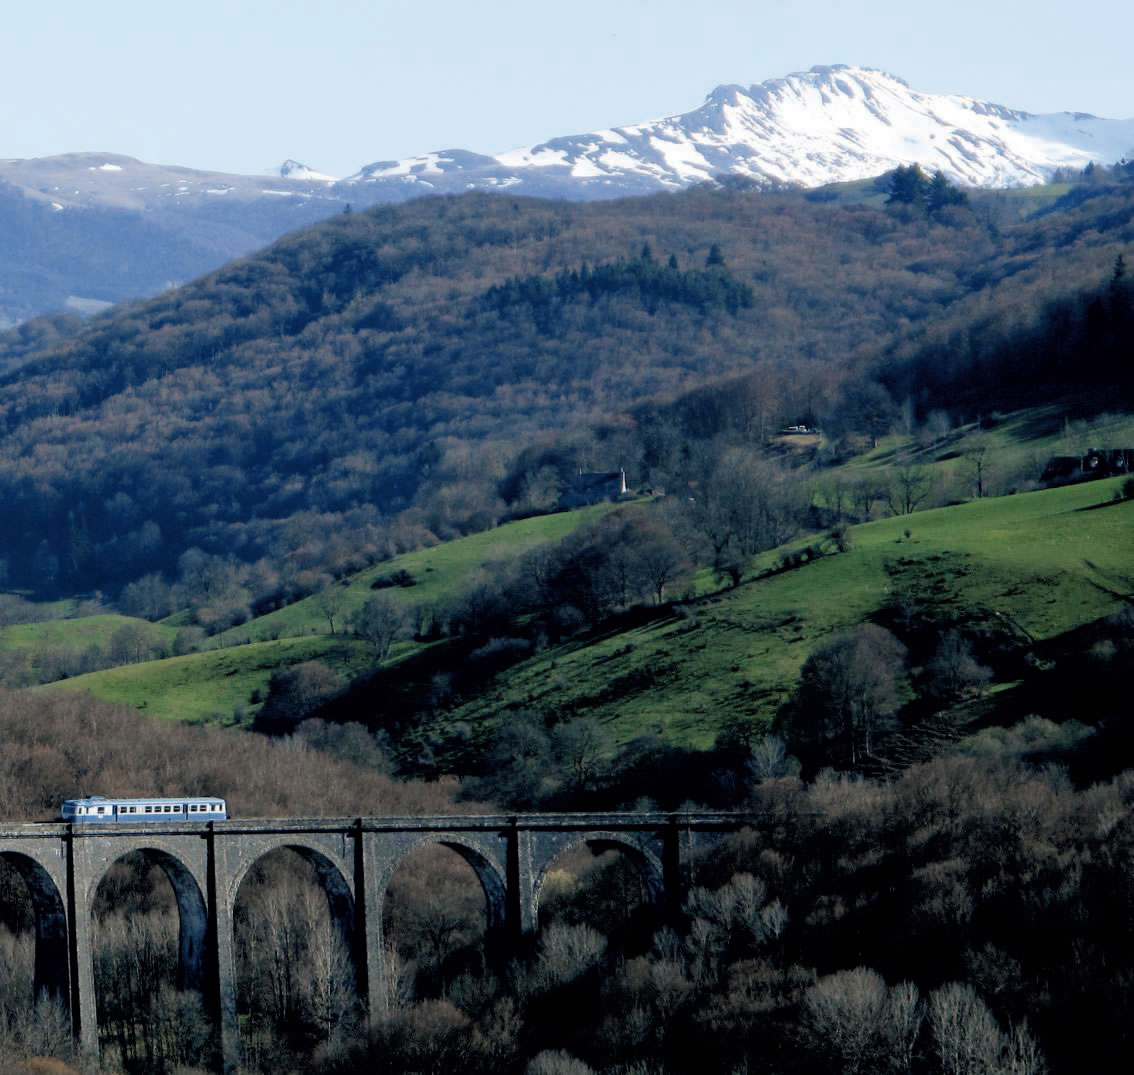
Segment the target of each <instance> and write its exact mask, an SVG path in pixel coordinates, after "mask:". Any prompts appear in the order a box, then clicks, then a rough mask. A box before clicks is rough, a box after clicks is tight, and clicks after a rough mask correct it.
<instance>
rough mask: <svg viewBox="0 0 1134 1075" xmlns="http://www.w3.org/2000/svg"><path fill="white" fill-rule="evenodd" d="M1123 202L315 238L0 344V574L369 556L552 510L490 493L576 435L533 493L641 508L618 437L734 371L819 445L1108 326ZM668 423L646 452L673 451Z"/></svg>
mask: <svg viewBox="0 0 1134 1075" xmlns="http://www.w3.org/2000/svg"><path fill="white" fill-rule="evenodd" d="M1120 179H1121V176H1116V177H1115V178H1114V181H1113V182H1111V183H1110V184H1109V185H1108V184H1107V183H1106V182H1103V181H1100V180H1099V179H1098V177H1095V185H1094V186H1092V187H1090V188H1089V189H1087V194H1089V196H1086V195H1076V196H1075V197H1072V198H1069V199H1068V200H1067V202H1066V204H1065V205H1063V206H1059V207H1057V208H1055V209H1053V210H1051V211H1049V212H1048V213H1047V214H1046V215H1044V216H1042V217H1038V218H1035V219H1031V220H1026V221H1024V222H1021V223H1011V222H1007V223H996V222H995V221H994V217H995V216H996V214H995V213H994V212H993V211H992V209H990V208H989V207H987V206H986V207H984V208H982V207H981V206H979V205H976V206H972V207H969V206H953V205H951V206H945V207H944V208H941V209H939V210H937V211H935V212H927V211H926V210H924V209H923V208H920V207H918V206H911V205H905V204H893V205H890V206H886V205H882V206H871V205H861V204H857V205H856V204H841V203H838V202H832V203H827V202H823V201H821V200H816V199H814V198H808V197H804V196H802V195H782V196H781V195H753V194H749V193H744V192H735V191H722V190H695V191H690V192H687V193H684V194H680V195H673V196H659V197H654V198H647V199H641V200H635V201H624V202H616V203H608V204H598V205H570V204H564V203H546V202H538V201H529V200H514V199H509V198H502V197H487V196H480V195H470V196H467V197H460V198H442V199H425V200H421V201H417V202H412V203H409V204H406V205H403V206H399V207H397V208H383V209H374V210H370V211H367V212H364V213H363V212H358V213H353V214H350V213H348V214H343V215H340V216H338V217H336V218H335V219H333V220H331V221H328V222H326V223H324V224H321V225H317V226H315V227H313V228H310V229H307V230H305V231H302V232H297V233H295V234H294V235H291V236H289V237H287V238H285V239H283V240H281V241H280V242H278V243H277V244H275V245H274V246H273V247H271V248H269V249H268V250H267V251H265V252H264V253H263V254H260V255H257V256H255V257H253V258H249V259H246V260H244V261H242V262H238V263H235V264H233V265H231V266H229V267H227V268H225V269H223V270H221V271H219V272H216V273H213V274H211V275H209V276H206V277H204V278H202V279H200V280H198V281H196V282H195V283H193V284H191V285H189V286H187V287H184V288H181V289H178V290H176V291H170V292H168V293H166V294H164V295H162V296H160V297H158V298H156V299H153V300H151V301H148V302H144V303H140V304H137V305H134V306H129V307H123V308H119V309H116V310H114V311H112V312H110V313H108V314H106V315H103V316H100V317H98V318H96V319H94V320H92V321H91V322H89V323H86V324H84V325H82V326H76V325H74V324H70V323H68V324H64V325H60V324H59V323H58V322H51V321H44V322H29V323H28V324H26V325H24V326H21V328H20V329H17V330H14V331H13V332H11V333H9V334H7V335H6V336H5V337H3V338H2V341H0V363H2V368H3V374H2V376H0V431H2V436H0V495H2V496H3V498H4V503H5V506H6V514H5V520H4V525H3V528H2V533H0V556H2V557H3V559H2V561H0V562H2V563H3V564H4V565H5V566H6V570H7V579H8V581H9V582H10V583H11V584H17V585H20V586H23V587H29V588H31V589H33V590H34V591H36V592H38V593H40V594H45V595H47V594H52V593H55V592H60V591H62V592H73V591H75V590H76V589H82V588H90V587H94V586H102V587H105V586H116V585H119V584H122V583H126V582H130V581H131V580H137V579H138V578H139V577H141V576H143V575H147V574H152V573H155V572H161V573H163V574H164V576H165V577H166V579H167V580H169V581H173V580H174V579H175V578H177V577H178V574H179V571H180V568H179V566H178V560H179V557H181V556H182V554H184V553H185V552H186V551H187V550H190V549H193V548H197V549H200V550H203V551H204V553H206V554H208V555H220V556H222V557H230V556H232V557H235V558H236V559H237V560H238V561H240V562H243V563H245V564H248V563H255V562H257V561H261V560H264V559H265V558H266V559H268V560H269V561H270V562H271V563H272V564H273V565H275V567H276V568H277V569H278V568H280V567H281V566H283V565H287V564H289V563H291V564H292V565H293V566H294V565H295V562H296V560H297V558H299V557H300V550H303V549H310V548H311V547H312V545H313V544H318V543H320V542H322V543H323V544H324V545H325V544H326V541H325V539H326V537H327V535H329V534H331V533H332V532H333V533H336V534H338V535H340V536H345V538H346V540H347V542H348V544H350V545H351V546H352V548H353V549H354V550H355V553H354V555H355V556H356V557H358V556H360V557H362V558H363V561H365V560H366V558H371V559H372V558H374V557H376V556H381V555H385V554H387V553H388V552H389V551H391V550H395V549H397V548H402V547H410V546H413V545H416V544H420V543H421V542H423V541H428V540H431V539H432V537H445V536H450V535H453V534H456V533H460V532H465V531H469V530H475V529H481V528H484V527H487V526H491V525H493V523H495V522H496V521H498V520H499V519H500V518H502V517H504V516H505V515H507V514H508V513H509V512H510V511H516V510H525V509H528V508H530V507H538V506H547V504H548V503H554V493H553V492H548V491H547V490H544V491H543V493H542V494H541V493H540V492H539V490H538V489H537V488H536V486H538V485H539V480H538V476H537V474H535V473H528V471H527V470H526V469H525V465H524V464H523V461H522V460H520V469H519V470H517V469H516V463H517V461H518V460H519V457H520V453H521V452H522V450H523V449H524V448H525V447H527V446H528V445H529V444H530V443H531V442H532V441H534V440H537V439H539V438H541V437H542V435H543V434H544V433H545V431H546V430H548V429H556V430H559V431H571V430H574V431H576V435H575V436H574V437H573V438H572V439H571V440H570V443H569V447H568V449H567V455H568V456H569V459H562V458H561V459H560V460H559V462H558V464H557V465H558V473H557V474H555V475H551V476H550V477H552V478H553V479H554V481H557V482H559V483H560V486H559V487H561V483H562V480H563V472H564V471H567V472H568V473H570V471H571V470H572V469H574V468H582V469H609V468H611V467H616V466H618V465H625V466H626V467H627V469H628V471H629V473H630V478H631V481H632V482H634V483H636V484H642V485H645V484H660V480H665V479H666V478H667V477H669V478H671V477H672V470H673V467H672V464H671V462H670V461H665V462H664V463H662V462H658V461H656V460H655V461H653V462H651V446H650V444H649V443H645V442H646V441H648V440H649V439H650V438H649V437H647V436H646V434H645V433H641V434H640V433H639V432H638V430H639V429H640V420H628V419H627V418H626V417H625V416H626V415H627V414H628V413H631V412H633V411H634V408H635V407H636V406H637V405H639V404H643V403H646V402H649V403H651V404H655V403H657V402H658V401H666V400H676V399H677V398H678V397H680V396H682V395H683V394H684V393H687V392H688V391H689V390H691V389H695V388H697V387H699V386H703V385H706V384H710V383H714V382H720V381H721V380H722V379H727V378H728V377H730V376H739V375H744V376H745V378H746V380H745V384H746V386H747V387H746V389H745V391H744V392H742V393H733V392H732V390H731V389H729V394H731V395H734V396H735V397H736V399H735V401H734V402H735V406H737V407H739V408H740V409H741V410H742V412H743V418H742V423H743V424H744V425H746V426H747V428H748V431H753V430H755V431H756V432H757V433H758V434H759V433H763V432H767V431H768V430H774V429H776V428H778V426H779V425H781V424H783V423H785V422H789V421H799V420H804V419H807V420H811V421H815V420H819V421H824V422H825V421H827V420H828V419H837V418H838V417H839V415H840V409H841V408H842V409H843V410H844V411H845V408H844V404H845V403H846V400H847V393H846V392H845V391H844V387H845V386H848V385H854V386H858V385H859V384H860V382H861V381H862V380H863V378H864V376H865V374H866V373H867V372H869V371H877V372H878V376H880V377H882V378H883V379H884V381H885V382H886V384H887V385H888V386H889V388H890V392H889V394H888V395H887V398H886V405H887V406H892V405H897V404H900V403H901V402H902V400H903V399H904V398H905V397H906V396H909V397H911V398H912V399H913V400H914V401H915V404H916V405H917V406H919V407H921V406H923V404H926V403H932V402H933V401H934V400H935V399H937V397H936V396H935V395H934V392H935V391H937V389H935V387H934V386H935V385H937V384H938V382H939V380H940V376H942V374H941V372H940V371H941V363H940V362H939V361H938V359H937V357H934V356H939V355H940V354H941V353H942V349H945V350H946V351H948V353H949V356H950V357H949V362H948V363H947V369H948V370H949V371H952V372H949V373H947V374H946V375H947V376H949V377H951V378H952V383H951V385H950V387H951V388H955V387H956V383H957V382H963V381H964V379H965V378H966V377H970V376H971V369H972V366H973V364H974V363H977V364H981V363H983V364H984V365H985V366H987V365H988V364H989V363H991V362H993V361H994V360H993V359H992V358H990V357H988V355H989V351H988V348H989V346H990V345H989V343H988V342H987V341H990V340H992V341H995V340H999V339H1006V338H1008V337H1011V338H1013V339H1016V338H1017V336H1016V335H1014V334H1018V333H1025V334H1026V333H1027V332H1030V331H1034V332H1043V331H1044V327H1043V322H1042V316H1041V315H1042V311H1043V310H1044V309H1045V307H1044V304H1045V303H1047V302H1049V301H1052V302H1054V301H1063V302H1070V303H1071V304H1072V305H1074V304H1075V303H1077V302H1078V301H1079V299H1078V295H1079V293H1080V291H1081V290H1083V289H1096V290H1097V289H1104V291H1100V295H1101V298H1100V301H1102V302H1105V300H1106V295H1105V287H1106V285H1107V283H1108V282H1109V281H1110V280H1111V276H1112V272H1113V269H1114V266H1115V263H1116V257H1118V256H1119V255H1120V254H1121V253H1122V251H1123V250H1125V249H1126V248H1127V245H1128V244H1129V243H1130V241H1131V239H1132V227H1134V226H1132V224H1131V219H1132V216H1134V213H1132V212H1131V208H1132V203H1134V187H1131V185H1130V184H1129V183H1128V182H1127V183H1121V182H1119V180H1120ZM1053 316H1054V315H1053ZM1070 319H1071V321H1074V320H1075V318H1074V316H1071V318H1070ZM1057 320H1058V319H1057ZM1066 320H1067V318H1066V317H1064V318H1063V319H1062V321H1060V324H1062V323H1063V322H1065V321H1066ZM1096 320H1097V319H1096ZM1092 324H1094V322H1092ZM60 328H62V332H60ZM1089 331H1092V332H1094V331H1095V330H1094V329H1093V328H1092V329H1090V330H1089ZM1121 331H1123V332H1125V331H1126V329H1125V328H1123V329H1122V330H1121ZM1104 335H1105V337H1106V339H1107V340H1108V341H1110V340H1113V339H1114V336H1113V332H1112V327H1111V326H1109V324H1108V326H1107V327H1106V331H1105V333H1104ZM1019 338H1020V339H1024V338H1025V337H1024V336H1020V337H1019ZM1108 346H1110V344H1108ZM997 361H998V360H997ZM927 371H932V372H927ZM984 385H985V382H982V386H984ZM938 387H940V385H938ZM1032 387H1035V385H1034V382H1033V384H1032ZM941 394H942V393H941V391H938V392H937V395H938V396H940V395H941ZM966 398H968V399H970V402H968V403H965V404H964V406H965V407H969V406H973V407H974V408H975V406H976V397H975V396H974V397H966ZM934 405H938V406H940V405H941V403H940V400H938V401H937V403H936V404H934ZM979 405H980V407H981V408H984V407H987V406H992V407H995V406H998V405H1003V406H1010V405H1011V400H1009V399H1006V400H1005V401H1004V403H1003V404H1000V403H999V401H998V400H996V399H989V398H988V395H987V392H982V394H981V395H980V397H979ZM620 416H622V417H620ZM844 417H845V415H844ZM861 417H862V415H861V408H860V409H859V414H858V415H857V416H855V417H853V418H852V419H851V420H852V421H858V420H859V419H860V418H861ZM868 417H869V416H868ZM958 417H961V416H960V415H958ZM965 417H971V414H969V415H965ZM663 425H665V428H663V429H661V430H655V431H654V433H653V434H651V435H650V436H652V441H653V443H654V444H656V443H657V442H659V440H660V441H667V442H670V443H672V442H675V441H680V439H681V438H682V437H683V436H684V435H685V433H686V431H685V430H683V429H682V427H681V425H680V423H679V422H677V421H676V420H674V421H668V424H666V423H663ZM709 433H710V435H712V430H711V429H710V430H709ZM656 454H657V453H656V452H655V453H654V455H656ZM538 469H539V468H538V467H537V468H536V470H537V471H538ZM654 470H657V471H658V472H659V473H658V474H654V473H653V471H654ZM544 477H545V478H547V477H549V475H547V474H545V475H544ZM659 479H660V480H659ZM545 484H546V482H545ZM399 513H400V518H399ZM395 519H397V522H396V523H395V522H394V520H395ZM317 566H320V567H323V568H327V567H330V568H332V569H335V570H341V569H342V567H343V565H342V564H341V563H340V564H338V565H334V564H328V563H326V562H324V563H322V564H319V565H317ZM295 570H298V568H297V567H296V568H295ZM292 574H294V571H292ZM254 588H255V587H254Z"/></svg>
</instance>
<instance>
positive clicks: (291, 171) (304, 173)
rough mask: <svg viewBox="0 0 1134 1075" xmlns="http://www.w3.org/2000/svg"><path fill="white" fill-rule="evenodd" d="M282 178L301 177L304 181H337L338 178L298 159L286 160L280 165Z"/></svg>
mask: <svg viewBox="0 0 1134 1075" xmlns="http://www.w3.org/2000/svg"><path fill="white" fill-rule="evenodd" d="M280 178H281V179H301V180H303V181H304V182H307V183H311V182H321V183H336V182H338V180H337V179H336V178H335V177H334V176H333V175H324V174H323V173H322V172H317V171H315V170H314V169H313V168H308V167H307V165H306V164H300V162H299V161H297V160H291V159H290V158H289V159H288V160H285V161H284V162H283V164H281V165H280Z"/></svg>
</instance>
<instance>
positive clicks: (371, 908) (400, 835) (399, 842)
mask: <svg viewBox="0 0 1134 1075" xmlns="http://www.w3.org/2000/svg"><path fill="white" fill-rule="evenodd" d="M748 820H751V819H747V818H745V817H744V816H741V815H736V814H713V813H676V814H661V813H619V814H526V815H508V816H503V815H462V816H453V817H405V818H392V817H377V818H366V817H362V818H335V819H322V818H320V819H314V820H277V819H261V820H255V819H253V820H236V821H218V822H207V823H204V824H192V823H177V822H162V823H148V824H133V825H130V824H111V825H91V824H82V825H70V824H64V823H55V824H43V825H7V826H0V858H3V859H4V860H5V861H6V862H7V863H8V864H9V865H11V866H12V867H14V868H15V869H16V871H17V872H18V873H19V874H20V876H21V877H22V878H23V880H24V882H25V884H26V885H27V888H28V891H29V893H30V894H31V900H32V903H33V905H34V911H35V919H36V949H35V989H36V994H37V995H39V994H40V993H41V992H44V991H46V992H47V993H49V994H54V995H56V996H59V997H61V998H65V999H66V1001H67V1003H68V1004H69V1008H70V1012H71V1021H72V1029H73V1032H74V1034H75V1037H76V1039H77V1041H78V1043H79V1045H80V1047H81V1049H82V1050H83V1051H84V1052H85V1053H86V1054H88V1055H94V1054H96V1053H97V1051H98V1024H97V1008H96V998H95V978H94V940H93V935H92V929H93V927H92V909H93V907H94V900H95V894H96V891H97V889H98V886H99V883H100V881H101V880H102V878H103V877H104V876H105V875H106V872H107V871H108V870H109V869H110V867H111V866H112V865H113V864H114V863H115V862H117V861H118V860H119V859H120V858H122V857H123V856H124V855H127V854H130V853H131V852H135V853H139V854H141V855H142V856H143V857H144V858H145V859H146V860H147V861H149V862H151V863H154V864H156V865H158V866H160V867H161V869H162V870H163V871H164V872H165V874H166V876H167V877H168V878H169V881H170V884H171V885H172V888H173V891H174V894H175V896H176V900H177V909H178V913H179V916H180V932H179V936H180V960H179V979H180V983H181V985H182V987H183V988H190V989H198V990H200V992H201V994H202V996H203V997H204V1000H205V1003H206V1007H207V1008H208V1009H209V1010H210V1011H212V1012H213V1013H214V1016H215V1018H216V1019H217V1020H218V1022H219V1030H220V1034H219V1040H220V1052H221V1062H222V1065H223V1067H224V1069H225V1070H226V1071H227V1070H230V1069H232V1068H233V1067H235V1065H236V1063H237V1060H238V1057H239V1037H238V1035H239V1028H238V1024H237V1014H236V964H235V948H234V936H233V916H234V911H235V906H236V898H237V893H238V891H239V889H240V885H241V882H242V881H243V880H244V878H245V876H246V875H247V873H248V871H249V870H250V869H251V868H252V866H253V865H254V864H255V863H256V862H257V861H258V860H259V859H260V858H262V857H263V856H264V855H267V854H269V853H270V852H272V851H276V850H279V849H282V848H287V849H290V850H292V851H294V852H296V853H298V854H299V855H301V856H303V858H305V859H306V860H307V861H308V862H309V863H310V864H311V865H312V867H313V868H314V870H315V872H316V874H317V876H318V877H319V879H320V880H321V882H322V885H323V888H324V890H325V891H326V894H327V903H328V908H329V910H330V914H331V916H332V918H333V919H334V921H336V922H337V924H338V926H339V928H340V929H341V930H342V933H343V936H344V937H345V938H346V939H347V941H348V943H349V945H350V948H351V952H352V955H353V959H354V966H355V980H356V982H357V984H358V989H359V993H360V998H361V1000H362V1003H363V1005H364V1007H365V1009H366V1010H367V1012H368V1013H369V1014H370V1016H371V1017H380V1016H381V1015H382V1014H383V1013H384V1012H385V1011H386V1010H387V998H386V996H385V992H384V988H385V983H386V981H387V975H386V973H385V966H384V961H385V946H384V944H383V937H382V907H383V902H384V900H385V893H386V887H387V885H388V883H389V881H390V879H391V878H392V877H393V874H394V871H395V870H396V869H397V868H398V866H399V864H400V863H401V862H403V861H404V859H405V858H406V856H407V855H409V854H411V853H412V852H413V851H415V850H416V849H418V848H420V847H423V846H425V845H429V844H440V845H442V846H444V847H447V848H450V849H452V850H453V851H455V852H456V853H457V854H459V855H461V856H462V857H463V858H464V859H465V861H466V862H468V864H469V865H470V866H471V867H472V869H473V871H474V872H475V873H476V876H477V878H478V879H479V881H480V884H481V887H482V888H483V890H484V898H485V905H486V908H487V920H488V937H487V938H486V944H487V946H488V947H489V949H490V950H493V951H495V952H497V953H499V954H502V955H504V956H507V955H508V954H509V953H515V952H518V951H520V950H521V949H522V947H523V944H524V940H525V938H526V937H528V936H530V935H532V934H533V933H534V932H535V931H536V928H537V925H538V912H539V897H540V890H541V888H542V886H543V883H544V880H545V879H546V877H547V875H548V872H549V870H550V869H551V867H552V864H553V862H554V860H555V859H556V858H557V857H558V856H559V855H560V854H562V853H563V852H564V851H567V850H569V849H570V848H573V847H577V846H580V845H586V846H589V847H591V848H592V849H594V850H596V851H599V850H606V849H609V848H615V849H617V850H619V851H621V852H622V853H624V854H625V855H626V856H627V857H628V858H629V859H630V860H631V861H632V862H633V863H634V864H635V865H636V866H637V868H638V869H639V870H640V871H641V873H642V876H643V878H644V880H645V884H646V887H647V890H648V891H649V893H650V896H651V899H652V900H653V901H654V903H655V904H657V905H659V906H660V907H662V908H664V909H668V910H669V911H671V912H674V913H676V911H677V910H678V909H679V908H680V905H681V902H682V899H683V896H684V893H685V891H686V889H687V887H688V885H689V884H690V882H691V877H690V868H691V864H692V863H693V862H694V861H695V858H696V856H697V854H698V853H699V852H701V851H703V850H706V849H708V848H709V847H711V846H712V844H714V843H715V842H716V841H717V840H719V838H720V837H721V835H722V834H724V833H728V832H735V831H736V830H738V829H740V828H741V827H742V826H743V825H744V824H745V823H746V821H748Z"/></svg>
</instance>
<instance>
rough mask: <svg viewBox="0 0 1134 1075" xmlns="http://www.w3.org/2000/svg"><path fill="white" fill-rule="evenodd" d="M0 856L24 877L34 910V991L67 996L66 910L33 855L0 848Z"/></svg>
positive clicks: (37, 994) (60, 996)
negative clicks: (0, 849)
mask: <svg viewBox="0 0 1134 1075" xmlns="http://www.w3.org/2000/svg"><path fill="white" fill-rule="evenodd" d="M0 858H2V859H3V860H4V861H5V862H7V863H8V864H9V865H10V866H12V867H13V868H14V869H15V871H16V872H17V873H18V874H19V875H20V877H21V878H22V879H23V882H24V884H25V886H26V887H27V890H28V893H29V894H30V896H31V901H32V907H33V909H34V911H35V979H34V983H33V990H34V993H35V995H36V996H37V997H38V996H40V995H42V994H44V993H46V994H48V995H49V996H54V997H58V998H59V999H60V1000H65V999H66V997H67V985H68V974H67V913H66V910H65V909H64V904H63V897H62V895H61V893H60V892H59V889H58V887H57V886H56V884H55V882H54V881H53V880H52V879H51V875H50V874H49V873H48V872H47V870H45V869H44V868H43V866H42V865H41V864H40V863H39V862H37V861H36V860H35V859H34V858H31V857H30V856H28V855H24V854H22V853H20V852H18V851H0Z"/></svg>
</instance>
